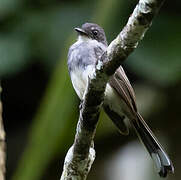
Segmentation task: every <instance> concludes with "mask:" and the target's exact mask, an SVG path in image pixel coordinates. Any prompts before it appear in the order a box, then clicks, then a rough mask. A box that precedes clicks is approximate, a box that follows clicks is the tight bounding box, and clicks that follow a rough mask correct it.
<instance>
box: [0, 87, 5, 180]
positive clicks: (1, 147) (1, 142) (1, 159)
mask: <svg viewBox="0 0 181 180" xmlns="http://www.w3.org/2000/svg"><path fill="white" fill-rule="evenodd" d="M0 94H1V87H0ZM5 167H6V153H5V131H4V126H3V119H2V103H1V98H0V180H5V170H6V168H5Z"/></svg>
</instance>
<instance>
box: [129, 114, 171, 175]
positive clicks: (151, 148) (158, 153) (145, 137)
mask: <svg viewBox="0 0 181 180" xmlns="http://www.w3.org/2000/svg"><path fill="white" fill-rule="evenodd" d="M132 124H133V126H134V128H135V130H136V133H137V134H138V136H139V138H140V140H141V141H142V142H143V144H144V145H145V147H146V149H147V150H148V152H149V154H150V156H151V158H152V160H153V162H154V164H155V166H156V168H157V169H158V173H159V175H160V177H166V176H167V173H168V172H171V173H174V167H173V164H172V162H171V160H170V159H169V157H168V155H167V154H166V152H165V151H164V150H163V148H162V147H161V145H160V143H159V142H158V140H157V139H156V137H155V136H154V134H153V132H152V131H151V129H150V128H149V127H148V125H147V124H146V122H145V121H144V120H143V118H142V116H141V115H140V114H139V113H138V114H137V120H133V121H132Z"/></svg>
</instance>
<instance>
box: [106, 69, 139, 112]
mask: <svg viewBox="0 0 181 180" xmlns="http://www.w3.org/2000/svg"><path fill="white" fill-rule="evenodd" d="M109 84H110V85H111V86H112V87H113V88H114V89H115V91H116V92H117V93H118V95H119V96H120V97H121V99H122V100H123V101H124V102H125V103H126V104H127V106H128V107H129V108H130V110H132V112H133V113H136V112H137V106H136V98H135V93H134V90H133V88H132V86H131V84H130V82H129V80H128V78H127V76H126V74H125V72H124V70H123V68H122V67H121V66H120V67H119V68H118V69H117V70H116V72H115V73H114V75H113V76H112V77H111V78H110V80H109Z"/></svg>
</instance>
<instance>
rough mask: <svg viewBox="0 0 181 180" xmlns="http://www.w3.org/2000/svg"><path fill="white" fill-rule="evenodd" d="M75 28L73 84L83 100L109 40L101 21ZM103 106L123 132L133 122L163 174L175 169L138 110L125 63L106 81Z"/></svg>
mask: <svg viewBox="0 0 181 180" xmlns="http://www.w3.org/2000/svg"><path fill="white" fill-rule="evenodd" d="M74 29H75V31H76V32H77V34H78V38H77V41H76V42H75V43H74V44H72V45H71V46H70V48H69V51H68V61H67V65H68V71H69V75H70V78H71V81H72V85H73V88H74V89H75V92H76V94H77V95H78V97H79V98H80V100H83V97H84V92H85V89H86V86H87V83H88V77H89V75H90V74H91V73H92V72H93V71H94V69H95V65H96V63H97V61H98V60H99V59H100V58H101V56H102V54H103V53H104V52H105V51H106V50H107V47H108V43H107V40H106V35H105V32H104V29H103V28H102V27H100V26H99V25H97V24H94V23H84V24H83V25H82V26H81V27H76V28H74ZM103 109H104V111H105V112H106V114H107V115H108V117H109V118H110V119H111V120H112V121H113V123H114V124H115V126H116V127H117V128H118V130H119V132H120V133H121V134H123V135H128V134H129V125H128V124H131V125H132V126H133V129H134V130H135V132H136V134H137V135H138V137H139V139H140V141H141V142H142V143H143V145H144V146H145V147H146V149H147V151H148V153H149V154H150V156H151V158H152V160H153V163H154V164H155V166H156V169H157V171H158V174H159V175H160V177H166V176H167V174H168V173H169V172H171V173H174V166H173V163H172V161H171V160H170V158H169V157H168V155H167V153H166V152H165V151H164V149H163V147H162V146H161V144H160V143H159V141H158V140H157V138H156V137H155V135H154V134H153V132H152V131H151V129H150V128H149V127H148V125H147V124H146V122H145V121H144V119H143V117H142V116H141V114H140V113H139V111H138V108H137V105H136V97H135V93H134V90H133V88H132V86H131V84H130V82H129V80H128V78H127V76H126V74H125V71H124V69H123V67H122V66H120V67H119V68H118V69H117V70H116V71H115V73H114V74H113V75H112V76H111V77H110V79H109V81H108V83H107V84H106V89H105V97H104V102H103Z"/></svg>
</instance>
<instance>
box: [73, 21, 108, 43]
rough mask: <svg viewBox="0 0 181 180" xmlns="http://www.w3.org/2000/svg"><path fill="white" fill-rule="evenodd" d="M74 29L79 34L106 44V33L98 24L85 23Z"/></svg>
mask: <svg viewBox="0 0 181 180" xmlns="http://www.w3.org/2000/svg"><path fill="white" fill-rule="evenodd" d="M75 31H77V33H78V35H79V36H83V37H87V38H90V39H93V40H97V41H98V42H101V43H103V44H104V45H106V46H107V40H106V35H105V32H104V29H103V28H101V27H100V26H99V25H97V24H94V23H85V24H83V25H82V27H81V28H79V27H76V28H75Z"/></svg>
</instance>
